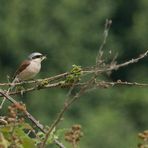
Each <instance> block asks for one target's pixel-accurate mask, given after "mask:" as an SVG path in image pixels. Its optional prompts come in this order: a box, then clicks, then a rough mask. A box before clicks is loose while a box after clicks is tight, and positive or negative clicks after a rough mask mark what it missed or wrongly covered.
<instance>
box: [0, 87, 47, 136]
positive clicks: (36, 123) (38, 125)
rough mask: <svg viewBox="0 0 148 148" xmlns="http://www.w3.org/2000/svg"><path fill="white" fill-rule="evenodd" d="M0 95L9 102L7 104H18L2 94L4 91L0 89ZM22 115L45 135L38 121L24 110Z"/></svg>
mask: <svg viewBox="0 0 148 148" xmlns="http://www.w3.org/2000/svg"><path fill="white" fill-rule="evenodd" d="M0 94H1V95H2V96H3V97H5V98H6V99H7V100H9V102H11V103H13V104H16V105H17V104H20V103H19V102H17V101H16V100H14V99H13V98H12V97H10V96H9V95H8V94H6V93H4V91H3V90H2V89H0ZM24 114H25V115H26V116H27V118H28V119H29V120H31V122H32V123H34V124H35V125H36V126H37V127H38V128H39V129H40V130H41V131H42V132H44V133H45V131H44V127H43V125H42V124H40V123H39V121H38V120H36V119H35V118H34V117H33V116H32V115H31V114H30V113H29V112H28V111H27V110H24Z"/></svg>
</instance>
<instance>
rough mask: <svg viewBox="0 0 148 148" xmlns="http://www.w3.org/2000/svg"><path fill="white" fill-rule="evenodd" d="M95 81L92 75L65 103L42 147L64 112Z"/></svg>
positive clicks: (42, 147) (42, 146)
mask: <svg viewBox="0 0 148 148" xmlns="http://www.w3.org/2000/svg"><path fill="white" fill-rule="evenodd" d="M92 83H94V77H92V79H90V80H89V81H88V82H87V83H85V85H83V86H82V87H81V89H80V90H79V92H77V93H76V95H75V96H73V97H72V98H71V99H70V98H68V99H67V100H66V101H65V103H64V107H63V108H62V109H61V111H60V112H59V114H58V116H57V118H56V119H55V121H54V122H53V124H52V125H51V126H50V129H49V130H48V132H47V134H46V136H45V139H44V141H43V143H42V144H41V147H40V148H44V147H45V144H46V142H47V140H48V137H49V135H50V133H51V132H52V130H53V129H54V128H55V127H56V126H57V125H58V124H59V122H60V121H61V119H62V117H63V115H64V113H65V112H66V111H67V110H68V109H69V107H70V106H71V105H72V104H73V103H74V102H75V101H76V100H77V99H79V98H80V96H82V95H83V94H84V93H85V92H86V90H87V89H88V88H89V87H90V85H91V84H92Z"/></svg>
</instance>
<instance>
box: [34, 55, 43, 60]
mask: <svg viewBox="0 0 148 148" xmlns="http://www.w3.org/2000/svg"><path fill="white" fill-rule="evenodd" d="M41 57H42V55H36V56H34V57H32V59H37V58H41Z"/></svg>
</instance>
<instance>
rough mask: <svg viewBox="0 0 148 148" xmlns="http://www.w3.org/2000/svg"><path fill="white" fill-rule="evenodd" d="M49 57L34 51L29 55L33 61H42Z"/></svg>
mask: <svg viewBox="0 0 148 148" xmlns="http://www.w3.org/2000/svg"><path fill="white" fill-rule="evenodd" d="M46 58H47V57H46V56H45V55H43V54H41V53H39V52H33V53H31V54H30V55H29V56H28V59H29V60H31V61H36V62H42V61H43V60H44V59H46Z"/></svg>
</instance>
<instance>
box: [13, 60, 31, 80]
mask: <svg viewBox="0 0 148 148" xmlns="http://www.w3.org/2000/svg"><path fill="white" fill-rule="evenodd" d="M29 64H30V61H29V60H25V61H23V62H22V64H21V65H20V67H19V68H18V69H17V70H16V72H15V74H14V78H15V77H16V76H17V75H18V74H19V73H21V72H22V71H23V70H24V69H25V68H26V67H27V66H28V65H29Z"/></svg>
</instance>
